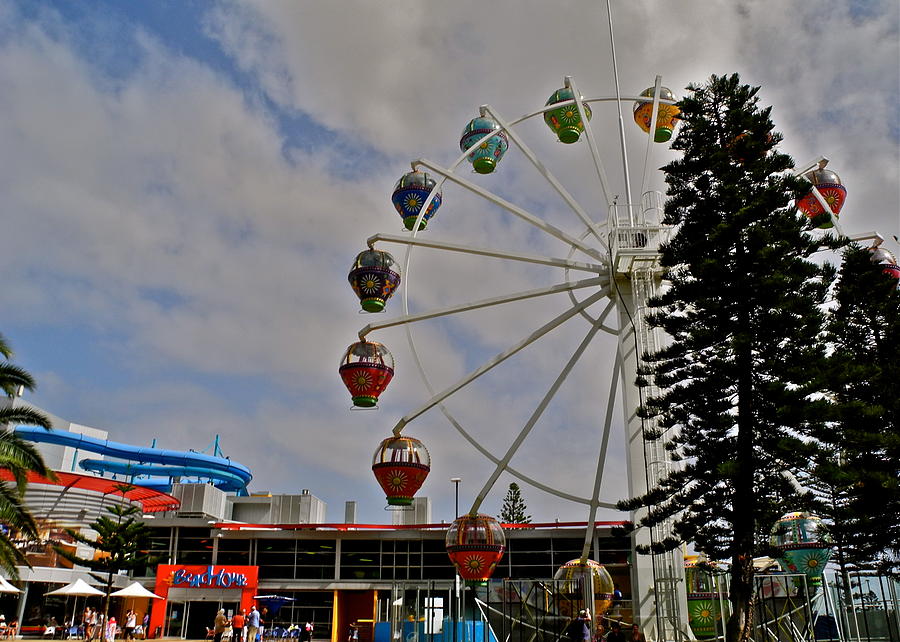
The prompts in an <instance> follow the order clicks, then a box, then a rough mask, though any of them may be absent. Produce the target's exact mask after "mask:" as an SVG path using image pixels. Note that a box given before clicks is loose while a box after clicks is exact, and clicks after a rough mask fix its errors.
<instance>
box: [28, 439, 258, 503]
mask: <svg viewBox="0 0 900 642" xmlns="http://www.w3.org/2000/svg"><path fill="white" fill-rule="evenodd" d="M16 433H17V434H18V435H19V436H21V437H22V438H23V439H27V440H28V441H33V442H40V443H47V444H55V445H59V446H69V447H71V448H77V449H78V450H85V451H87V452H91V453H97V454H98V455H103V456H105V457H114V458H115V459H122V460H125V461H126V462H136V464H137V466H135V465H131V464H127V463H121V462H113V461H101V460H84V461H83V462H81V463H82V464H84V463H86V462H90V465H91V466H93V468H86V470H91V471H92V472H113V473H116V472H119V470H117V469H118V468H120V467H121V471H122V472H121V474H125V475H142V474H156V475H160V476H165V477H169V478H171V477H181V476H189V477H190V476H195V477H201V478H205V479H211V480H213V481H214V482H216V486H218V487H220V488H222V489H223V490H232V491H237V492H243V493H246V488H247V484H249V483H250V480H251V479H253V475H252V474H251V473H250V469H249V468H247V467H246V466H244V465H243V464H239V463H237V462H233V461H231V460H230V459H227V458H225V457H213V456H211V455H205V454H203V453H195V452H190V451H183V450H166V449H164V448H148V447H146V446H132V445H130V444H123V443H119V442H115V441H109V440H108V439H97V438H96V437H89V436H87V435H82V434H79V433H74V432H63V431H61V430H44V429H43V428H39V427H36V426H18V427H17V428H16ZM142 464H159V465H158V466H141V465H142ZM142 467H143V468H145V469H148V470H152V472H147V473H144V472H135V471H136V470H137V469H139V468H142ZM185 471H191V472H185ZM159 483H160V482H159V481H158V480H154V482H153V484H152V485H153V486H158V485H159Z"/></svg>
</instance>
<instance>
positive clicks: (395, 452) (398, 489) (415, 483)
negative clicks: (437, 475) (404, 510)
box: [372, 437, 431, 506]
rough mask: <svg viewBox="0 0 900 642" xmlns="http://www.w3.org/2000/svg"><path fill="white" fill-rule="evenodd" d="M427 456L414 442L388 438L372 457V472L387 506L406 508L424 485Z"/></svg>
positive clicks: (407, 438)
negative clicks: (382, 491)
mask: <svg viewBox="0 0 900 642" xmlns="http://www.w3.org/2000/svg"><path fill="white" fill-rule="evenodd" d="M430 470H431V456H430V455H429V454H428V449H427V448H425V446H424V444H422V442H421V441H419V440H418V439H414V438H412V437H388V438H387V439H385V440H384V441H382V442H381V445H379V446H378V450H376V451H375V455H374V457H372V472H373V473H375V479H377V480H378V483H379V484H380V485H381V487H382V488H383V489H384V493H385V495H386V496H387V503H388V505H390V506H409V505H410V504H412V500H413V495H415V494H416V492H417V491H418V490H419V489H420V488H421V487H422V484H423V483H425V478H426V477H427V476H428V472H429V471H430Z"/></svg>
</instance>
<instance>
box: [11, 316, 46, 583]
mask: <svg viewBox="0 0 900 642" xmlns="http://www.w3.org/2000/svg"><path fill="white" fill-rule="evenodd" d="M0 355H2V356H3V358H4V359H5V361H3V362H0V388H2V389H3V392H4V393H5V394H6V396H7V397H8V399H9V400H8V402H7V403H6V404H4V405H3V407H0V470H4V471H8V472H9V474H10V475H11V476H12V478H13V481H14V483H12V484H6V483H0V523H2V524H4V525H5V526H6V527H7V529H8V530H6V529H5V530H0V568H2V569H3V570H5V571H6V572H7V573H8V574H9V575H10V577H12V578H18V576H19V574H18V571H17V570H16V565H18V564H24V565H29V564H28V561H27V560H26V559H25V556H24V555H23V554H22V552H21V551H20V550H19V549H17V548H16V547H15V545H14V544H13V543H12V541H11V540H10V537H9V535H10V533H11V532H13V531H15V532H18V533H19V534H20V536H22V537H23V538H25V539H37V538H38V526H37V524H36V523H35V521H34V517H33V516H32V515H31V513H30V512H29V510H28V507H27V506H25V504H24V501H23V495H24V494H25V487H26V486H27V482H28V473H30V472H33V473H37V474H39V475H42V476H44V477H51V478H52V477H53V471H51V470H50V469H49V468H47V466H46V464H44V460H43V458H42V457H41V454H40V452H38V450H37V448H35V447H34V446H33V445H32V444H31V443H29V442H27V441H25V440H24V439H22V438H21V437H19V436H18V435H17V434H16V433H15V432H13V431H12V430H10V429H9V425H10V424H25V425H28V426H41V427H43V428H46V429H47V430H50V429H51V424H50V420H49V419H48V418H47V417H46V416H45V415H44V414H42V413H40V412H38V411H37V410H35V409H33V408H29V407H25V406H16V405H14V403H13V402H14V400H15V398H16V397H17V396H18V394H19V391H20V390H22V389H25V390H34V388H35V385H36V384H35V381H34V378H33V377H32V376H31V375H30V374H29V373H28V372H27V371H26V370H24V369H23V368H21V367H19V366H17V365H15V364H13V363H10V362H9V359H10V358H12V356H13V354H12V350H11V349H10V347H9V344H8V343H7V342H6V339H5V337H4V336H3V335H2V334H0ZM29 566H30V565H29Z"/></svg>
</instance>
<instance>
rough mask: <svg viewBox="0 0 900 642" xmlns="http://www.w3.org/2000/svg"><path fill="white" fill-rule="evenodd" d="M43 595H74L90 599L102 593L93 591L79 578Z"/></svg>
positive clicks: (91, 587) (92, 588) (96, 590)
mask: <svg viewBox="0 0 900 642" xmlns="http://www.w3.org/2000/svg"><path fill="white" fill-rule="evenodd" d="M44 595H75V596H77V597H91V596H93V595H103V591H101V590H98V589H95V588H94V587H93V586H91V585H90V584H88V583H87V582H85V581H84V580H83V579H81V578H80V577H79V578H78V579H77V580H75V581H74V582H69V583H68V584H66V585H65V586H63V587H62V588H58V589H56V590H55V591H50V592H48V593H45V594H44Z"/></svg>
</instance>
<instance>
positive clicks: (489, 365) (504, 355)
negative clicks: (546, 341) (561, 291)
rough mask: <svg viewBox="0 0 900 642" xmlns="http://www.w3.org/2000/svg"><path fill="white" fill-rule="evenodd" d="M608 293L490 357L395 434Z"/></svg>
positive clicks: (595, 296) (406, 420) (601, 292)
mask: <svg viewBox="0 0 900 642" xmlns="http://www.w3.org/2000/svg"><path fill="white" fill-rule="evenodd" d="M608 295H609V290H608V289H607V288H603V289H602V290H599V291H598V292H595V293H594V294H592V295H591V296H589V297H588V298H586V299H585V300H584V301H582V302H581V303H579V304H578V305H577V306H575V307H572V308H570V309H568V310H566V311H565V312H563V313H562V314H560V315H558V316H557V317H555V318H554V319H552V320H551V321H549V322H548V323H545V324H544V325H542V326H541V327H540V328H538V329H537V330H535V331H534V332H532V333H531V334H529V335H528V336H527V337H525V338H524V339H522V340H521V341H519V342H518V343H516V344H515V345H513V346H511V347H510V348H508V349H506V350H504V351H503V352H501V353H500V354H498V355H496V356H494V357H493V358H492V359H490V360H489V361H487V362H486V363H484V364H483V365H481V366H480V367H478V368H476V369H475V370H473V371H472V372H471V373H469V374H468V375H466V376H465V377H463V378H462V379H460V380H459V381H457V382H456V383H454V384H453V385H451V386H450V387H449V388H446V389H445V390H444V391H442V392H440V393H438V394H437V395H435V396H433V397H432V398H431V399H429V400H428V401H426V402H425V403H424V404H423V405H422V406H421V407H419V408H417V409H416V410H414V411H413V412H411V413H409V414H408V415H406V416H404V417H403V418H401V419H400V421H398V422H397V425H396V426H394V431H393V432H394V436H395V437H399V436H400V433H401V432H402V431H403V428H404V426H406V424H408V423H409V422H410V421H412V420H413V419H415V418H416V417H418V416H419V415H421V414H423V413H424V412H426V411H427V410H430V409H431V408H434V407H435V406H436V405H437V404H439V403H440V402H442V401H444V399H446V398H447V397H449V396H450V395H452V394H453V393H455V392H457V391H459V390H461V389H462V388H464V387H465V386H467V385H469V384H470V383H472V382H473V381H475V380H476V379H477V378H478V377H480V376H481V375H483V374H485V373H486V372H489V371H490V370H492V369H493V368H495V367H496V366H498V365H500V364H501V363H503V362H504V361H506V360H507V359H509V358H510V357H511V356H513V355H514V354H516V353H518V352H519V351H521V350H522V349H524V348H526V347H528V346H529V345H531V344H532V343H534V342H535V341H537V340H538V339H540V338H541V337H543V336H544V335H545V334H547V333H548V332H550V331H551V330H553V329H555V328H557V327H559V326H560V325H562V324H563V323H565V322H566V321H568V320H569V319H571V318H572V317H573V316H575V315H576V314H578V313H579V312H581V310H584V309H585V308H587V307H589V306H591V305H593V304H594V303H596V302H597V301H599V300H600V299H602V298H603V297H605V296H608Z"/></svg>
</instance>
